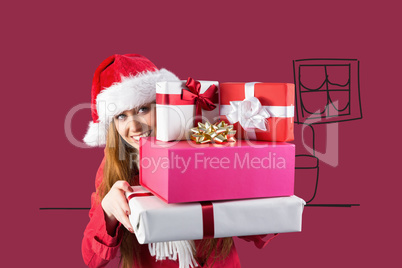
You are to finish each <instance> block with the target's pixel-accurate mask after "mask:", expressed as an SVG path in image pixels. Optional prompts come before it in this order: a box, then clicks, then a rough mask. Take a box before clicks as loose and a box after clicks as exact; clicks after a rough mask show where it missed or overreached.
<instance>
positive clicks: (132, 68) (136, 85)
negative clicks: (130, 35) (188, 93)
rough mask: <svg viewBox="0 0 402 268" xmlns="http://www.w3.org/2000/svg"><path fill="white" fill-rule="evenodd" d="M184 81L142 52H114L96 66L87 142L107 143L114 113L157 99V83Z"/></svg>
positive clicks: (94, 143)
mask: <svg viewBox="0 0 402 268" xmlns="http://www.w3.org/2000/svg"><path fill="white" fill-rule="evenodd" d="M162 81H180V80H179V78H178V77H177V76H176V75H174V74H173V73H172V72H169V71H168V70H166V69H160V70H158V68H156V66H155V65H154V64H153V63H152V62H151V61H150V60H148V59H147V58H145V57H144V56H141V55H138V54H126V55H113V56H111V57H109V58H107V59H106V60H104V61H103V62H102V63H101V64H100V65H99V67H98V68H97V69H96V71H95V74H94V78H93V81H92V91H91V112H92V122H90V123H89V127H88V130H87V133H86V135H85V137H84V142H85V143H86V144H87V145H89V146H102V145H105V144H106V135H107V130H108V128H109V124H110V122H111V121H112V120H113V117H114V116H116V115H118V114H120V113H122V112H124V111H126V110H131V109H134V108H137V107H140V106H141V105H143V104H146V103H149V102H152V101H155V97H156V87H155V85H156V83H157V82H162Z"/></svg>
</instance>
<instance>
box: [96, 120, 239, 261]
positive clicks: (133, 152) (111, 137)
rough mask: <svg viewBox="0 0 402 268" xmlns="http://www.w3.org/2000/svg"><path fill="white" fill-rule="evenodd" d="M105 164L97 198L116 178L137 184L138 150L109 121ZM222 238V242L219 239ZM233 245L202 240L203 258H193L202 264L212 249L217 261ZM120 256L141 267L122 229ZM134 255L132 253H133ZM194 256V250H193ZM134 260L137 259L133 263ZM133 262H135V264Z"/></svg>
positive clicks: (134, 246)
mask: <svg viewBox="0 0 402 268" xmlns="http://www.w3.org/2000/svg"><path fill="white" fill-rule="evenodd" d="M105 154H106V163H105V167H104V170H103V180H102V182H101V184H100V186H99V189H98V194H99V198H100V200H102V199H103V198H104V197H105V195H106V194H107V193H108V192H109V191H110V189H111V188H112V186H113V184H114V183H115V182H116V181H118V180H125V181H127V182H129V183H130V185H139V181H138V176H137V175H138V166H137V165H138V160H137V158H138V150H137V149H135V148H133V147H131V146H129V145H127V144H126V143H125V141H124V140H123V139H122V138H121V137H120V135H119V133H118V132H117V129H116V126H115V124H114V122H113V121H112V122H111V123H110V127H109V130H108V136H107V140H106V149H105ZM219 241H221V242H219ZM232 246H233V239H232V238H231V237H229V238H224V239H222V240H219V239H204V240H203V241H202V242H201V243H200V244H199V246H198V248H197V249H196V250H197V252H202V254H201V255H202V257H200V258H196V259H197V261H198V262H199V263H205V262H206V261H207V260H208V259H209V258H210V256H211V254H212V253H213V252H215V254H214V258H213V261H212V263H211V264H209V265H211V266H212V265H213V263H214V262H215V261H217V260H222V259H224V258H226V257H227V256H228V255H229V253H230V250H231V248H232ZM120 253H121V259H120V262H121V264H122V267H123V268H131V267H136V266H137V265H138V268H140V267H141V247H140V245H139V243H138V241H137V239H136V238H135V235H134V234H132V233H130V232H129V231H128V230H126V229H125V228H123V239H122V242H121V244H120ZM134 254H135V256H134ZM193 254H194V256H196V252H193ZM134 259H136V262H134ZM135 263H136V264H135Z"/></svg>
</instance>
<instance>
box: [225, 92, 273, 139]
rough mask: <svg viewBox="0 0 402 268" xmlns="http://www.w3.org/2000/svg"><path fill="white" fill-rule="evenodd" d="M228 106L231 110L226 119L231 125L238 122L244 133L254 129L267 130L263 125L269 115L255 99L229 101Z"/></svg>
mask: <svg viewBox="0 0 402 268" xmlns="http://www.w3.org/2000/svg"><path fill="white" fill-rule="evenodd" d="M230 105H231V108H232V110H231V111H230V112H229V114H227V115H226V117H227V119H228V120H229V122H230V123H231V124H234V123H237V122H239V123H240V125H241V126H242V127H243V128H244V130H245V131H248V130H250V129H256V128H258V129H261V130H267V128H266V127H265V123H266V121H267V118H269V117H271V115H270V114H269V112H268V111H267V110H266V109H265V108H264V107H262V105H261V102H260V101H259V100H258V99H257V98H256V97H248V98H246V99H245V100H243V101H231V102H230Z"/></svg>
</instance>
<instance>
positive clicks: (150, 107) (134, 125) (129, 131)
mask: <svg viewBox="0 0 402 268" xmlns="http://www.w3.org/2000/svg"><path fill="white" fill-rule="evenodd" d="M113 120H114V123H115V125H116V129H117V132H118V133H119V134H120V136H121V137H122V138H123V139H124V140H125V141H126V142H127V143H128V144H130V145H131V146H133V147H134V148H136V149H138V148H139V140H140V137H148V136H155V134H156V124H155V104H154V103H148V104H144V105H143V106H141V107H139V108H134V109H132V110H128V111H124V112H123V113H121V114H119V115H117V116H115V117H114V119H113Z"/></svg>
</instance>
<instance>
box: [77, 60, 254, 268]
mask: <svg viewBox="0 0 402 268" xmlns="http://www.w3.org/2000/svg"><path fill="white" fill-rule="evenodd" d="M159 81H179V79H178V78H177V77H176V76H175V75H174V74H173V73H171V72H169V71H167V70H165V69H161V70H158V69H157V68H156V67H155V65H154V64H153V63H152V62H150V61H149V60H148V59H147V58H145V57H143V56H141V55H137V54H129V55H114V56H111V57H109V58H107V59H106V60H105V61H103V62H102V63H101V64H100V66H99V67H98V68H97V70H96V71H95V75H94V79H93V85H92V118H93V122H91V123H90V125H89V129H88V131H87V134H86V136H85V138H84V141H85V142H86V143H87V144H88V145H90V146H102V145H105V144H106V147H105V157H104V159H103V161H102V163H101V165H100V167H99V169H98V172H97V175H96V182H95V185H96V193H93V194H92V198H91V210H90V212H89V216H90V222H89V223H88V225H87V227H86V229H85V232H84V238H83V241H82V254H83V258H84V261H85V263H86V264H87V265H88V266H90V267H102V266H105V265H106V264H107V263H108V262H109V261H110V260H111V259H113V258H115V257H116V255H117V252H118V250H119V249H120V253H121V265H122V267H124V268H126V267H127V268H129V267H130V268H131V267H146V268H148V267H179V263H178V262H177V261H173V260H169V259H167V260H163V261H158V262H156V258H155V256H151V254H150V252H149V250H148V245H140V244H139V243H138V241H137V239H136V237H135V235H134V234H133V227H132V226H131V224H130V222H129V220H128V215H130V208H129V206H128V204H127V200H126V198H125V192H131V191H132V189H131V187H130V185H139V180H138V166H137V155H138V153H137V152H138V146H139V145H138V140H139V137H141V136H154V135H155V133H156V126H155V105H154V102H155V94H156V93H155V83H156V82H159ZM161 224H163V223H161ZM248 239H250V238H248ZM251 239H253V240H255V241H256V242H257V241H260V240H261V239H260V237H257V236H256V237H252V238H251ZM260 242H261V241H260ZM192 245H194V248H193V249H194V250H193V252H192V253H191V254H192V255H193V256H194V258H195V260H196V261H197V263H195V265H198V266H201V267H212V265H213V267H217V268H219V267H240V262H239V258H238V255H237V252H236V249H235V246H234V244H233V239H232V238H224V239H205V240H199V241H194V243H192Z"/></svg>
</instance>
